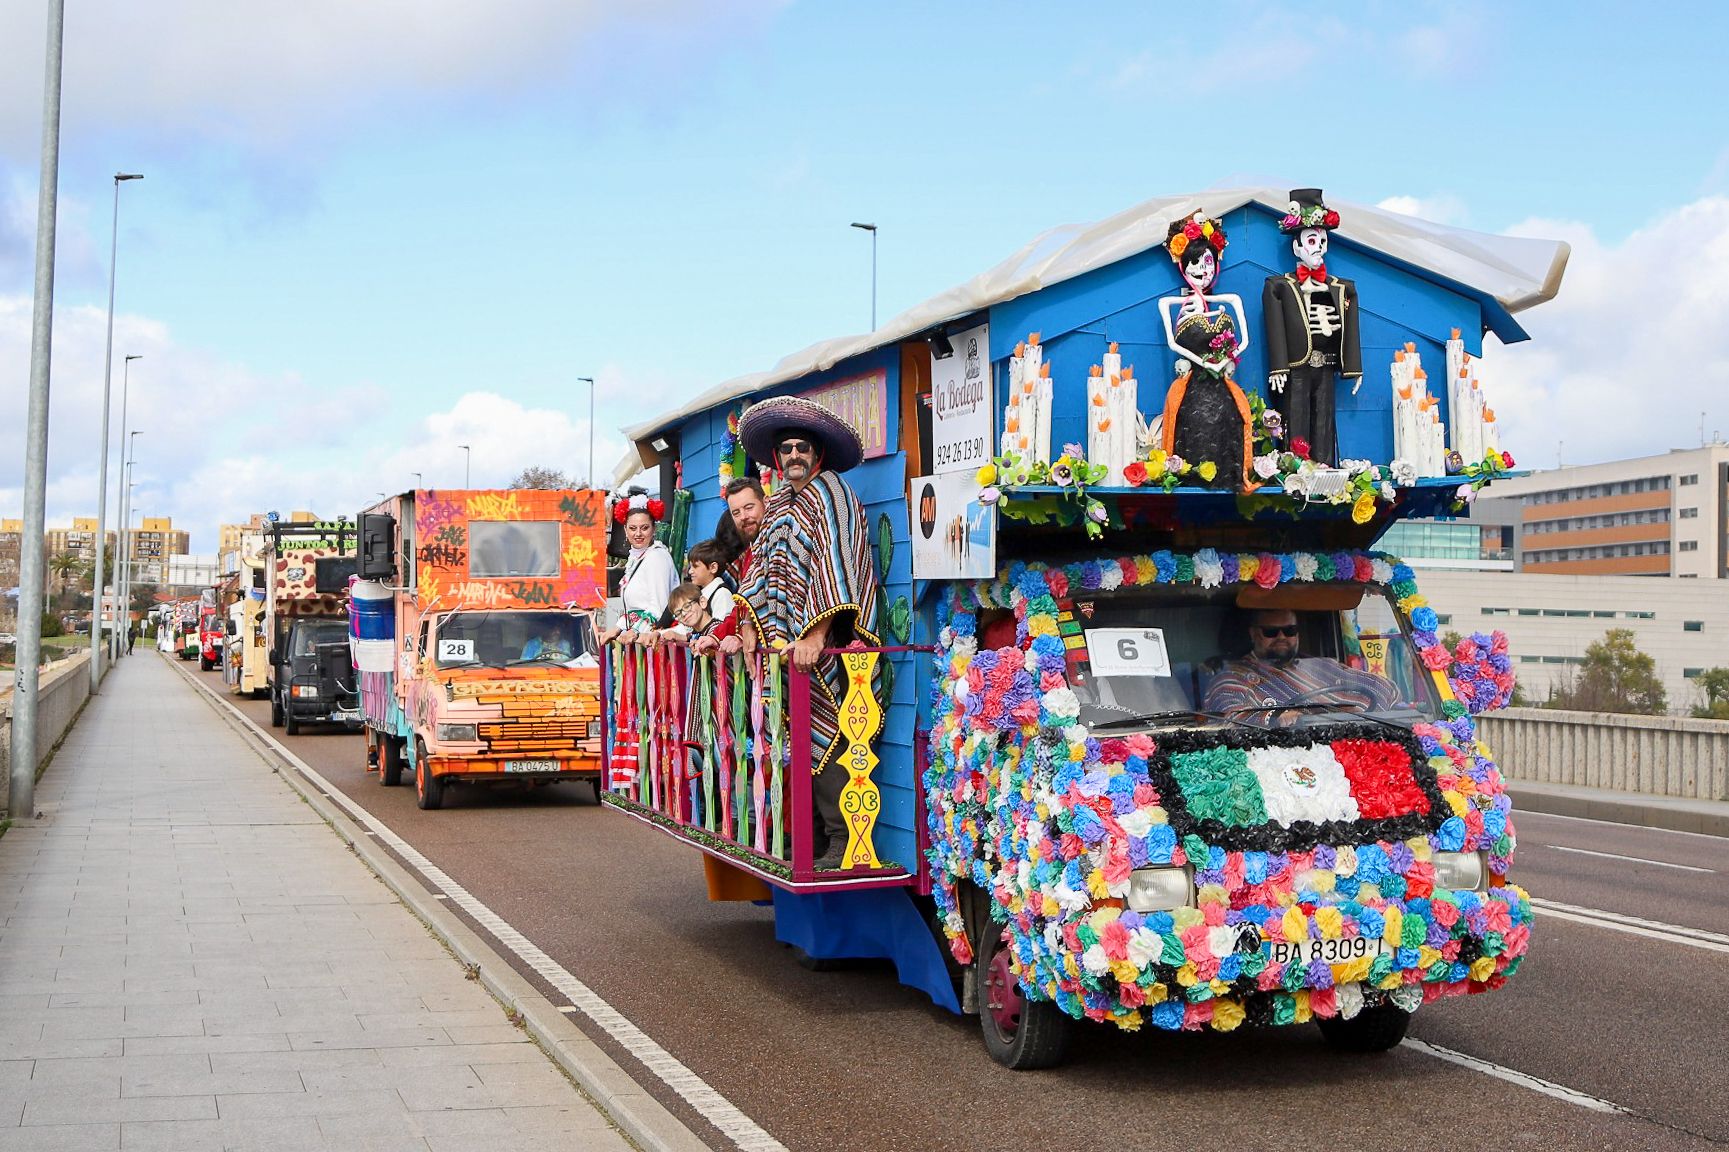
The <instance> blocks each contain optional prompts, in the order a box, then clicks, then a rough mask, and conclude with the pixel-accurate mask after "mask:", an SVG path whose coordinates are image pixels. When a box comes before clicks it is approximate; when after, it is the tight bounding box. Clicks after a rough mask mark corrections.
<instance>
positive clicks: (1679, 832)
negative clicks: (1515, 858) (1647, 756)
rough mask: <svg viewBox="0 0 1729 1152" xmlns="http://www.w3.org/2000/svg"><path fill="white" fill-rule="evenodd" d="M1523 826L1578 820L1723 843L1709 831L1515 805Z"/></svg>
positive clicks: (1611, 826) (1516, 813)
mask: <svg viewBox="0 0 1729 1152" xmlns="http://www.w3.org/2000/svg"><path fill="white" fill-rule="evenodd" d="M1513 811H1514V813H1515V815H1517V816H1518V818H1519V821H1520V824H1521V826H1522V825H1523V823H1524V821H1526V820H1530V819H1541V820H1576V821H1578V822H1579V823H1581V824H1603V825H1607V826H1608V827H1610V828H1631V829H1634V830H1636V831H1639V832H1663V833H1666V834H1667V835H1670V836H1697V837H1699V838H1700V839H1702V840H1716V841H1717V842H1718V843H1722V841H1723V837H1721V836H1713V835H1712V834H1711V833H1709V832H1689V831H1687V830H1686V829H1685V828H1663V827H1660V826H1658V825H1656V824H1623V823H1622V822H1620V821H1619V820H1599V819H1597V818H1596V817H1594V816H1563V815H1561V814H1560V813H1559V812H1536V811H1533V810H1532V809H1529V808H1519V807H1515V808H1514V809H1513Z"/></svg>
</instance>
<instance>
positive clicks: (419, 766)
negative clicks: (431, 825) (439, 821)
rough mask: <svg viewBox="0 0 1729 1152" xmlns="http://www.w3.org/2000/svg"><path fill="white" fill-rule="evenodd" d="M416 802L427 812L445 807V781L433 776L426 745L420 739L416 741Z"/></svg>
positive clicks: (417, 738)
mask: <svg viewBox="0 0 1729 1152" xmlns="http://www.w3.org/2000/svg"><path fill="white" fill-rule="evenodd" d="M414 802H415V803H416V804H418V805H420V808H421V810H422V811H425V812H436V811H437V810H438V809H440V808H442V807H444V781H443V780H441V779H440V778H439V777H437V776H434V775H433V774H432V764H431V762H430V761H429V760H428V759H427V755H426V745H425V743H423V742H422V741H421V740H420V738H419V737H416V738H415V740H414Z"/></svg>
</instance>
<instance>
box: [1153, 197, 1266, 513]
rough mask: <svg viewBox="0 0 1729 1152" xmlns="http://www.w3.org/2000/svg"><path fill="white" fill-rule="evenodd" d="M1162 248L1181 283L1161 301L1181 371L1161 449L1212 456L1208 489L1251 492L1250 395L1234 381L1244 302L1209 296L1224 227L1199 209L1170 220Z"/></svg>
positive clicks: (1244, 331) (1192, 458) (1193, 458)
mask: <svg viewBox="0 0 1729 1152" xmlns="http://www.w3.org/2000/svg"><path fill="white" fill-rule="evenodd" d="M1165 251H1166V252H1167V253H1169V254H1170V257H1171V259H1172V260H1173V261H1175V262H1176V265H1177V270H1178V271H1179V272H1181V273H1182V277H1183V283H1184V284H1185V285H1186V288H1185V290H1184V291H1183V293H1182V294H1181V295H1180V296H1166V297H1164V298H1162V299H1161V300H1160V301H1159V316H1160V318H1161V319H1163V320H1164V322H1165V343H1167V344H1168V345H1170V348H1171V351H1173V352H1175V353H1176V354H1177V355H1178V356H1180V357H1182V360H1181V361H1179V362H1178V365H1177V370H1178V371H1179V372H1180V373H1181V375H1179V376H1178V377H1177V379H1176V381H1175V382H1173V383H1172V384H1171V390H1170V391H1169V392H1168V393H1166V395H1165V414H1164V421H1163V426H1162V429H1161V443H1160V446H1161V447H1162V448H1163V449H1164V450H1165V451H1166V452H1167V453H1170V454H1172V455H1175V456H1180V457H1182V458H1183V460H1185V461H1186V462H1188V463H1190V464H1194V465H1200V464H1204V463H1206V462H1208V461H1211V462H1212V463H1213V464H1214V466H1215V467H1217V469H1218V471H1217V472H1216V473H1215V474H1214V477H1213V479H1212V480H1211V481H1210V482H1207V486H1208V487H1213V488H1226V489H1229V488H1239V489H1241V490H1243V491H1249V490H1251V489H1253V488H1254V487H1255V484H1254V482H1253V481H1252V480H1251V479H1250V477H1249V473H1248V466H1249V463H1250V460H1251V459H1252V452H1251V449H1250V444H1251V441H1250V416H1249V400H1248V397H1246V396H1244V395H1243V390H1242V389H1241V388H1239V387H1237V385H1236V382H1235V381H1234V380H1233V379H1232V376H1233V375H1234V373H1235V372H1236V367H1237V358H1238V357H1240V356H1241V355H1242V354H1243V352H1244V350H1246V349H1247V348H1248V346H1249V336H1248V326H1247V325H1246V324H1245V323H1244V321H1243V301H1242V299H1241V298H1240V297H1237V296H1233V295H1229V294H1221V295H1217V296H1214V295H1209V294H1208V293H1209V291H1210V290H1211V288H1212V287H1213V285H1214V283H1216V282H1217V280H1218V278H1219V267H1220V262H1221V260H1222V259H1223V256H1224V251H1225V230H1224V228H1223V227H1222V226H1221V225H1220V224H1219V222H1218V221H1217V220H1209V219H1208V218H1207V217H1206V216H1205V215H1204V214H1203V213H1200V212H1196V213H1195V214H1194V215H1193V216H1189V217H1184V218H1183V219H1181V220H1178V221H1177V222H1175V223H1174V224H1172V225H1171V228H1170V235H1169V236H1168V237H1166V239H1165ZM1233 310H1234V311H1235V314H1234V315H1233Z"/></svg>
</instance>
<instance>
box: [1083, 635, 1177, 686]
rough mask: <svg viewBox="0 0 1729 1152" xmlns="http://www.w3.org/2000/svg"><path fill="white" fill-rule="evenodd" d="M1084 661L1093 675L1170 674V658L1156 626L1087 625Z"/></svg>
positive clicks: (1163, 637)
mask: <svg viewBox="0 0 1729 1152" xmlns="http://www.w3.org/2000/svg"><path fill="white" fill-rule="evenodd" d="M1087 663H1088V664H1090V665H1092V669H1093V675H1094V676H1169V675H1170V674H1171V658H1170V655H1169V653H1167V652H1166V651H1165V634H1164V632H1163V631H1162V630H1160V629H1158V628H1089V629H1087Z"/></svg>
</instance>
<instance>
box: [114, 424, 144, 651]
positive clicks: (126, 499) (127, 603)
mask: <svg viewBox="0 0 1729 1152" xmlns="http://www.w3.org/2000/svg"><path fill="white" fill-rule="evenodd" d="M143 434H144V430H143V429H142V428H134V429H133V430H132V431H131V432H130V433H129V434H128V435H127V437H126V439H124V440H122V441H121V442H120V459H121V461H122V468H121V472H120V481H121V501H120V523H121V526H122V528H123V531H122V532H121V533H120V540H121V543H120V563H119V565H118V568H119V573H120V579H119V580H118V581H117V583H118V584H119V585H120V603H121V605H122V606H123V611H124V615H125V616H126V622H127V625H128V627H130V625H131V622H132V620H131V618H132V561H133V554H134V552H135V551H136V549H137V545H138V542H137V540H135V539H134V538H133V536H132V512H133V508H132V489H133V488H135V487H137V485H136V484H135V483H133V480H132V466H133V465H134V464H136V463H137V462H138V445H137V440H138V437H140V436H142V435H143ZM125 654H126V646H125V645H124V644H122V645H121V646H120V651H119V652H117V653H116V655H117V656H124V655H125Z"/></svg>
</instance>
